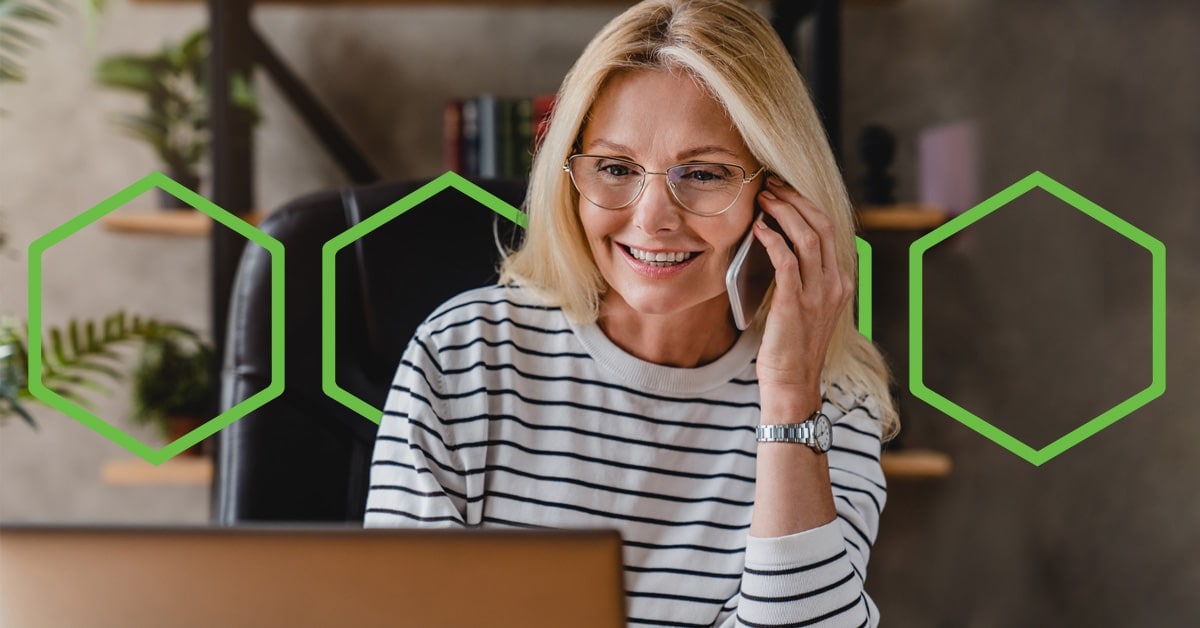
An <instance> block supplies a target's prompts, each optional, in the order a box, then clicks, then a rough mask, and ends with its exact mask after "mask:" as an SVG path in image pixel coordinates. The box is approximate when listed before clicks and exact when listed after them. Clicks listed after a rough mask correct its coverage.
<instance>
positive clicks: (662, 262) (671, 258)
mask: <svg viewBox="0 0 1200 628" xmlns="http://www.w3.org/2000/svg"><path fill="white" fill-rule="evenodd" d="M620 246H621V248H623V249H625V252H626V253H628V254H629V256H630V257H632V258H633V259H635V260H637V261H639V262H641V263H643V264H647V265H649V266H654V267H656V268H666V267H669V266H676V265H679V264H682V263H684V262H686V261H688V260H690V259H692V258H693V257H695V256H697V255H699V253H695V252H692V251H670V252H667V251H658V252H655V251H646V250H643V249H636V248H634V247H632V246H626V245H624V244H622V245H620Z"/></svg>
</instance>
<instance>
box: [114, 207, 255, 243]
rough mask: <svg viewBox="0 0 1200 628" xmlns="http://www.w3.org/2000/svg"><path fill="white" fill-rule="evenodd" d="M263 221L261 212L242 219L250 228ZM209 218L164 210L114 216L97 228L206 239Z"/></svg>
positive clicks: (210, 220) (185, 211)
mask: <svg viewBox="0 0 1200 628" xmlns="http://www.w3.org/2000/svg"><path fill="white" fill-rule="evenodd" d="M263 218H264V214H262V213H261V212H252V213H250V214H246V215H245V216H242V219H243V220H245V221H246V222H248V223H250V224H251V225H257V224H258V223H259V221H261V220H262V219H263ZM212 223H213V220H212V218H209V216H208V214H205V213H204V212H200V211H196V210H194V209H186V210H185V209H178V210H176V209H164V210H158V211H154V212H116V213H112V214H108V215H107V216H105V217H103V218H101V219H100V224H101V225H102V226H103V227H104V228H105V229H107V230H109V231H116V232H120V233H145V234H154V235H169V236H181V237H200V236H207V235H208V234H209V232H211V231H212Z"/></svg>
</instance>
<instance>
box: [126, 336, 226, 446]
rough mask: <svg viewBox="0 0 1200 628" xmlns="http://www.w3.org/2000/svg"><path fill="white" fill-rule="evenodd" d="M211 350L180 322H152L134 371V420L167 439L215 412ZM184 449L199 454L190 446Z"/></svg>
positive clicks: (189, 428) (214, 384)
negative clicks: (168, 323) (174, 323)
mask: <svg viewBox="0 0 1200 628" xmlns="http://www.w3.org/2000/svg"><path fill="white" fill-rule="evenodd" d="M214 355H215V353H214V351H213V348H212V346H211V345H210V344H209V343H207V342H205V341H204V340H203V339H202V338H201V337H200V335H199V334H198V333H196V332H195V331H193V330H191V329H188V328H186V327H183V326H181V325H156V326H154V328H153V329H151V330H150V331H149V332H148V333H147V335H146V338H145V341H144V342H143V343H142V350H141V356H140V358H139V360H138V364H137V366H136V367H135V368H134V371H133V403H134V409H133V421H134V422H135V423H137V424H139V425H154V426H156V427H157V428H158V429H159V431H160V432H161V433H162V435H163V437H164V438H165V439H166V440H167V442H174V441H175V440H177V439H179V438H180V437H182V436H184V435H186V434H187V433H188V432H191V431H192V430H193V429H195V428H197V427H199V426H200V425H201V424H202V423H204V422H205V421H207V420H208V419H210V418H212V417H213V416H214V415H215V409H216V403H215V402H216V393H217V386H216V381H215V377H214V373H213V370H214V368H213V367H214V364H213V359H214ZM185 453H190V454H198V453H200V452H199V451H198V448H196V447H193V448H191V449H188V450H187V451H186V452H185Z"/></svg>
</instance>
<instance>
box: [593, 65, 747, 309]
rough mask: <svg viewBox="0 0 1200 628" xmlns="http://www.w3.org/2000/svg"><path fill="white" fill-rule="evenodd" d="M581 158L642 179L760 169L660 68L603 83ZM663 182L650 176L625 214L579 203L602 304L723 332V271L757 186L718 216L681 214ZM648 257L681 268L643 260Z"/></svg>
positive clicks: (684, 82) (724, 118) (695, 93)
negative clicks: (693, 167)
mask: <svg viewBox="0 0 1200 628" xmlns="http://www.w3.org/2000/svg"><path fill="white" fill-rule="evenodd" d="M580 152H582V153H586V154H591V155H603V156H607V157H621V158H624V159H628V160H630V161H634V162H637V163H638V164H641V165H642V167H644V168H645V169H646V170H647V171H648V172H664V171H666V169H667V168H670V167H672V166H675V165H678V164H682V163H689V162H700V161H704V162H721V163H731V164H737V165H739V166H741V167H742V168H744V169H745V170H746V172H747V173H754V172H755V171H756V170H758V168H759V164H758V162H757V161H756V160H755V159H754V157H753V156H752V155H751V154H750V151H749V149H747V148H746V144H745V142H743V141H742V138H741V135H740V134H739V133H738V132H737V131H736V130H735V129H734V127H733V123H732V122H731V121H730V119H729V116H728V115H727V114H726V113H725V111H724V109H723V108H722V107H721V105H720V104H718V103H717V101H716V100H714V99H713V98H712V97H711V96H709V95H708V93H707V92H705V91H704V90H703V89H702V88H701V87H700V86H699V85H697V84H696V83H695V82H694V80H693V79H692V78H690V77H688V76H686V75H676V74H672V73H670V72H666V71H657V70H637V71H631V72H624V73H620V74H617V75H615V76H613V77H612V78H611V79H610V80H609V82H608V83H607V84H606V85H605V87H604V89H603V90H602V91H601V93H600V95H599V97H598V98H597V99H596V102H595V104H594V106H593V108H592V112H591V117H590V118H589V120H588V122H587V123H586V126H585V127H584V130H583V138H582V150H581V151H580ZM666 179H667V178H666V177H665V176H657V175H647V176H646V182H645V187H644V189H643V190H642V192H641V195H640V196H639V197H638V198H637V200H636V201H634V202H633V203H632V204H631V205H629V206H627V207H624V208H622V209H616V210H613V209H604V208H602V207H598V206H596V205H594V204H593V203H591V202H590V201H588V199H587V198H584V197H582V196H581V197H580V199H579V216H580V220H581V221H582V223H583V229H584V232H585V234H586V236H587V240H588V244H589V245H590V246H591V250H592V255H593V257H594V258H595V260H596V265H597V266H598V267H599V269H600V273H601V275H603V277H604V279H605V281H607V282H608V285H609V287H610V290H609V292H608V293H607V294H606V295H605V296H604V305H605V307H608V308H611V307H613V306H617V307H623V305H622V303H623V304H627V305H628V307H629V308H631V309H632V310H633V311H634V312H636V313H638V314H648V315H675V316H683V317H689V319H688V320H690V321H693V322H699V321H701V320H703V317H712V318H713V319H714V321H720V323H725V324H727V323H728V320H729V317H728V311H729V299H728V297H727V296H726V292H725V272H726V270H727V269H728V268H729V263H730V261H731V260H732V258H733V253H734V251H735V250H736V248H737V245H738V243H739V242H740V240H741V239H742V236H743V235H744V234H745V233H746V232H747V230H748V229H749V226H750V220H751V218H752V217H753V214H754V199H755V195H756V194H757V192H758V189H759V187H760V185H759V184H760V182H761V181H762V178H761V176H760V177H759V178H756V179H755V180H754V181H752V182H751V183H747V184H745V185H744V186H743V188H742V190H741V193H740V195H739V196H738V198H737V200H736V201H735V202H734V204H733V206H731V207H730V208H729V210H728V211H726V212H724V213H722V214H720V215H717V216H699V215H696V214H693V213H691V212H689V211H687V210H685V209H684V208H683V207H681V206H680V205H679V203H678V201H676V200H675V198H674V197H673V196H672V195H671V192H670V190H669V189H668V187H667V181H666ZM651 253H653V254H659V253H667V254H674V255H672V256H671V257H672V258H674V259H683V261H674V262H672V261H665V262H659V261H656V262H652V263H648V262H646V261H643V260H644V259H645V258H646V257H647V255H648V254H651ZM639 257H640V258H642V259H639ZM690 317H699V318H690ZM681 322H683V321H681Z"/></svg>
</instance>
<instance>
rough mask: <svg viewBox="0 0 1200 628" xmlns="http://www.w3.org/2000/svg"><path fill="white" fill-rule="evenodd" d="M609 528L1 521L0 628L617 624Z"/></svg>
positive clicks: (615, 544)
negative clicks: (91, 524) (85, 525)
mask: <svg viewBox="0 0 1200 628" xmlns="http://www.w3.org/2000/svg"><path fill="white" fill-rule="evenodd" d="M622 574H623V570H622V566H621V539H620V536H619V534H618V533H617V532H615V531H583V530H579V531H566V530H564V531H541V530H539V531H490V530H487V531H475V530H453V531H451V530H446V531H442V530H411V529H399V530H398V529H386V530H385V529H369V530H363V529H357V528H296V527H251V528H161V527H154V528H150V527H112V528H95V527H90V528H83V527H45V526H12V525H10V526H0V626H3V627H9V626H12V627H21V628H40V627H43V626H45V627H53V628H63V627H65V626H69V627H73V628H90V627H95V628H106V627H109V626H112V627H121V628H149V627H153V628H163V627H172V628H191V627H196V628H214V627H221V628H249V627H253V628H272V627H276V626H278V627H281V628H282V627H287V628H296V627H304V626H314V627H316V626H319V627H322V628H324V627H340V626H348V627H351V628H371V627H375V626H389V627H399V628H407V627H410V626H411V627H417V628H475V627H488V628H491V627H496V628H503V627H506V626H522V627H541V626H546V627H550V626H553V627H555V628H562V627H564V626H571V627H574V628H619V627H622V626H624V622H625V600H624V591H623V584H622V583H623V580H622Z"/></svg>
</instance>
